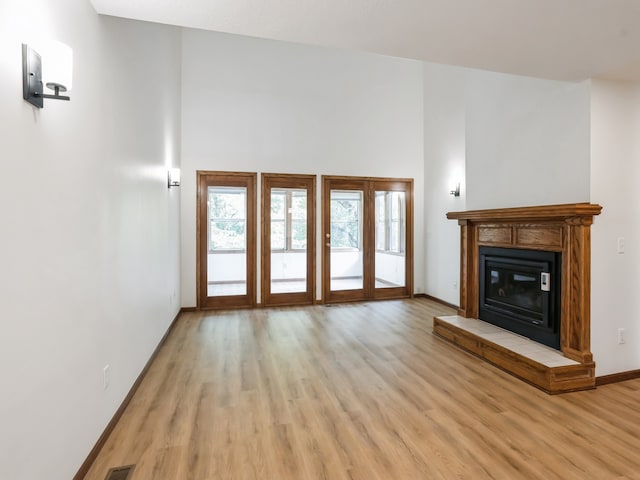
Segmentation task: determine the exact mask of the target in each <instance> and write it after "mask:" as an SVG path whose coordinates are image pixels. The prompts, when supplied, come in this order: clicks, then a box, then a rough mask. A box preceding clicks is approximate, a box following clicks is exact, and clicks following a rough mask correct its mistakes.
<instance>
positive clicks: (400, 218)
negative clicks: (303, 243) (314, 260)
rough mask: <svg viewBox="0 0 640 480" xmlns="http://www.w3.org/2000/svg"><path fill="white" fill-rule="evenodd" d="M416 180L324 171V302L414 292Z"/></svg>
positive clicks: (398, 296)
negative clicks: (356, 175) (336, 175)
mask: <svg viewBox="0 0 640 480" xmlns="http://www.w3.org/2000/svg"><path fill="white" fill-rule="evenodd" d="M412 195H413V181H412V180H411V179H380V178H361V177H323V296H324V300H325V302H328V303H332V302H341V301H356V300H367V299H375V298H402V297H407V296H410V295H411V292H412V275H413V273H412V272H413V268H412V264H413V255H412V237H413V233H412V232H413V224H412V217H413V210H412V203H411V200H412Z"/></svg>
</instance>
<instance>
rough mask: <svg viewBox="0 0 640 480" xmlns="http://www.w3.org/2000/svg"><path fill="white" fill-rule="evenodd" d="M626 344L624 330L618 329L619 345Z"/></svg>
mask: <svg viewBox="0 0 640 480" xmlns="http://www.w3.org/2000/svg"><path fill="white" fill-rule="evenodd" d="M623 343H624V328H619V329H618V345H622V344H623Z"/></svg>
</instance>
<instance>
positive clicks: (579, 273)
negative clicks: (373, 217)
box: [433, 203, 602, 393]
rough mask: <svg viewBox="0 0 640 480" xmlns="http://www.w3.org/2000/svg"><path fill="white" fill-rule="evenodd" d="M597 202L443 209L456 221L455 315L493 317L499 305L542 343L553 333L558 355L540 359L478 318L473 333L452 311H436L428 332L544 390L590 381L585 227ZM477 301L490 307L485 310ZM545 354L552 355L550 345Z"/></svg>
mask: <svg viewBox="0 0 640 480" xmlns="http://www.w3.org/2000/svg"><path fill="white" fill-rule="evenodd" d="M601 210H602V207H601V206H600V205H595V204H590V203H572V204H565V205H542V206H535V207H516V208H502V209H492V210H468V211H465V212H449V213H447V218H450V219H456V220H457V221H458V225H459V226H460V306H459V308H458V315H457V316H455V318H456V319H460V318H461V319H462V320H464V321H465V322H469V321H471V322H472V323H473V322H474V321H476V320H478V319H480V320H483V321H484V322H491V323H494V322H496V323H497V322H501V321H503V320H504V319H503V318H502V317H503V315H504V313H505V311H506V312H508V313H509V315H511V316H512V317H515V321H513V322H512V323H513V324H515V325H517V326H518V327H519V328H524V329H525V330H526V331H525V332H523V333H522V334H523V335H526V336H528V337H532V338H534V339H535V337H534V335H539V337H538V338H537V341H538V342H541V343H545V342H546V340H549V338H547V339H543V340H541V339H540V337H543V338H544V337H549V335H552V336H553V339H551V340H549V343H550V344H552V345H553V346H554V347H555V348H556V349H558V342H559V352H558V354H557V355H558V356H557V358H559V359H560V361H555V360H554V362H552V363H553V364H546V363H544V362H542V361H538V360H536V359H533V358H529V357H527V354H526V352H524V351H519V350H518V349H513V348H509V347H508V346H506V345H505V346H502V345H499V344H496V343H495V342H492V341H491V339H489V338H486V336H485V334H484V333H483V332H482V330H483V329H482V325H480V327H475V328H473V329H472V330H474V331H475V332H476V333H474V331H472V330H469V329H466V330H465V329H463V328H461V327H459V326H457V325H456V323H455V319H454V320H453V321H447V320H446V319H444V317H435V318H434V321H433V331H434V333H435V334H436V335H438V336H440V337H442V338H445V339H447V340H449V341H451V342H452V343H454V344H456V345H458V346H460V347H461V348H464V349H466V350H468V351H470V352H472V353H474V354H476V355H478V356H480V357H482V358H484V359H485V360H487V361H489V362H491V363H493V364H495V365H497V366H499V367H500V368H502V369H504V370H506V371H508V372H510V373H512V374H513V375H516V376H518V377H520V378H522V379H524V380H525V381H527V382H530V383H532V384H533V385H536V386H537V387H539V388H541V389H543V390H544V391H546V392H548V393H560V392H570V391H575V390H583V389H588V388H594V387H595V363H594V361H593V354H592V353H591V348H590V341H591V328H590V312H589V307H590V257H591V246H590V240H591V231H590V230H591V224H592V223H593V217H594V216H595V215H598V214H599V213H600V211H601ZM532 252H534V253H532ZM535 252H538V253H539V255H538V253H535ZM481 255H483V256H484V258H483V260H482V262H481V261H480V257H481ZM521 255H525V257H521ZM505 256H506V258H505ZM481 264H482V265H484V266H481ZM481 268H483V271H482V273H481V272H480V269H481ZM547 273H548V274H549V275H546V274H547ZM481 278H482V279H484V283H485V285H484V287H481V285H480V283H481ZM503 282H505V283H506V284H507V285H506V287H505V286H503V285H502V283H503ZM509 283H510V285H508V284H509ZM539 286H542V287H544V289H546V288H547V287H549V293H546V290H544V289H543V290H542V293H541V292H540V290H541V289H540V288H539ZM501 288H502V290H500V289H501ZM481 289H483V291H482V292H481ZM509 289H512V291H513V293H512V292H511V291H510V290H509ZM481 307H482V310H489V311H490V315H489V317H487V316H486V315H485V314H484V313H481V312H480V309H481ZM491 315H494V317H493V320H491ZM496 318H497V319H496ZM512 320H513V318H512ZM539 347H540V348H542V349H545V348H546V347H544V346H543V345H539ZM527 349H528V347H527ZM550 355H551V356H554V358H555V355H556V352H553V351H551V352H550Z"/></svg>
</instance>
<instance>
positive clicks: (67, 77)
mask: <svg viewBox="0 0 640 480" xmlns="http://www.w3.org/2000/svg"><path fill="white" fill-rule="evenodd" d="M39 49H40V51H41V53H42V56H41V55H40V53H38V52H37V51H35V50H34V49H33V48H31V47H29V45H26V44H24V43H23V44H22V98H24V99H25V100H26V101H27V102H29V103H30V104H31V105H33V106H35V107H38V108H44V99H45V98H47V99H52V100H70V98H69V97H68V96H65V95H60V94H61V93H64V92H68V91H69V90H71V83H72V75H73V74H72V72H73V51H72V50H71V47H69V46H67V45H65V44H64V43H61V42H54V41H51V42H47V43H46V44H43V45H42V46H41V47H39ZM45 85H46V87H47V88H48V89H49V90H52V91H53V92H54V94H53V95H50V94H45V93H44V86H45Z"/></svg>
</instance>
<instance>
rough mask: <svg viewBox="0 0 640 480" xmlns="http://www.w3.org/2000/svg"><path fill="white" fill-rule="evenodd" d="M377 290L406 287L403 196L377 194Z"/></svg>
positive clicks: (404, 208) (384, 192)
mask: <svg viewBox="0 0 640 480" xmlns="http://www.w3.org/2000/svg"><path fill="white" fill-rule="evenodd" d="M375 199H376V212H375V215H376V217H375V223H376V241H375V245H376V262H375V265H376V267H375V270H376V275H375V276H376V288H393V287H404V286H405V267H406V262H405V255H406V253H405V245H406V243H405V240H406V219H405V217H406V206H405V192H386V191H376V192H375Z"/></svg>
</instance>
